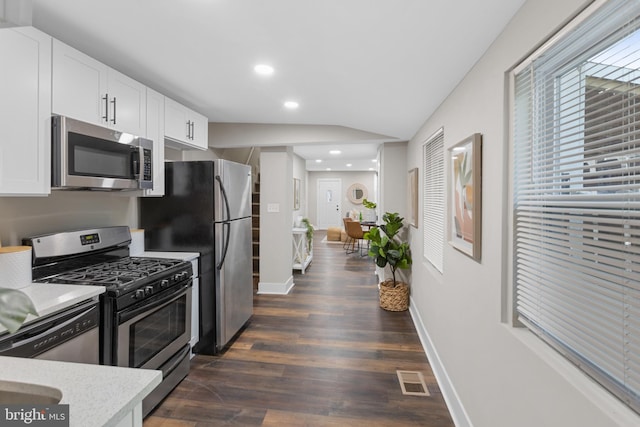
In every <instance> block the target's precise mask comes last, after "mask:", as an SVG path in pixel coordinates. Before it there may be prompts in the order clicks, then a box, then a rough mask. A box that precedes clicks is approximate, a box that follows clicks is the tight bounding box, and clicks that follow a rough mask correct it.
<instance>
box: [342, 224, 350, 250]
mask: <svg viewBox="0 0 640 427" xmlns="http://www.w3.org/2000/svg"><path fill="white" fill-rule="evenodd" d="M350 221H353V220H352V219H351V218H349V217H348V216H346V217H344V218H342V223H343V224H344V232H345V233H346V232H347V222H350ZM350 243H351V236H349V235H348V234H347V238H346V239H345V241H344V244H343V245H342V249H345V250H346V249H347V247H348V246H349V244H350Z"/></svg>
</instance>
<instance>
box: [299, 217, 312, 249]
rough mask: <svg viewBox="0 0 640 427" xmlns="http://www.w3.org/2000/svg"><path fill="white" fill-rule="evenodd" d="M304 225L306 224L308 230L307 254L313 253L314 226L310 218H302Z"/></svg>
mask: <svg viewBox="0 0 640 427" xmlns="http://www.w3.org/2000/svg"><path fill="white" fill-rule="evenodd" d="M302 224H304V226H305V228H306V229H307V232H306V235H307V252H308V253H311V248H312V243H313V225H311V222H309V218H302Z"/></svg>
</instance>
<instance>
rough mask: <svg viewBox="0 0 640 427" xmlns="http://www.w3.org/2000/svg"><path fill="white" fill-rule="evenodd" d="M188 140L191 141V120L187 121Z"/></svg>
mask: <svg viewBox="0 0 640 427" xmlns="http://www.w3.org/2000/svg"><path fill="white" fill-rule="evenodd" d="M187 139H191V120H187Z"/></svg>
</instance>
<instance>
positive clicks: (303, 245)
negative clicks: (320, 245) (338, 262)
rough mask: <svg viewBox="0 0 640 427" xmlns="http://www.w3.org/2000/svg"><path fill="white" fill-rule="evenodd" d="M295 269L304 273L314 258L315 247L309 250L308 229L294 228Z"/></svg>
mask: <svg viewBox="0 0 640 427" xmlns="http://www.w3.org/2000/svg"><path fill="white" fill-rule="evenodd" d="M292 232H293V269H294V270H300V271H301V272H302V274H304V271H305V270H306V268H307V266H308V265H309V263H310V262H311V259H312V258H313V247H311V250H308V245H307V229H306V228H302V227H300V228H299V227H294V228H293V230H292Z"/></svg>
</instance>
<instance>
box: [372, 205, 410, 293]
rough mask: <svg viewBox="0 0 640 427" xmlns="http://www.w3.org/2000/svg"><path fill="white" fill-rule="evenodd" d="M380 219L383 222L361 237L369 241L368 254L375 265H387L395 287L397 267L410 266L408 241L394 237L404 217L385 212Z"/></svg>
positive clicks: (404, 267)
mask: <svg viewBox="0 0 640 427" xmlns="http://www.w3.org/2000/svg"><path fill="white" fill-rule="evenodd" d="M382 220H383V221H384V224H382V225H380V226H379V227H375V228H372V229H371V230H370V231H368V232H366V233H364V236H363V238H364V239H365V240H369V241H370V242H371V243H370V246H369V256H370V257H372V258H373V260H374V261H375V263H376V265H377V266H378V267H380V268H384V267H386V266H387V265H389V268H390V270H391V276H392V277H393V287H394V288H395V287H396V285H397V283H398V281H397V280H396V270H397V269H398V268H401V269H407V268H409V267H410V266H411V262H412V261H411V252H410V248H409V243H408V242H402V241H400V240H399V239H396V238H395V237H396V235H397V234H398V232H399V231H400V229H402V226H403V221H404V218H403V217H401V216H400V215H398V213H396V212H393V213H390V212H386V213H385V214H384V215H383V216H382Z"/></svg>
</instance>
